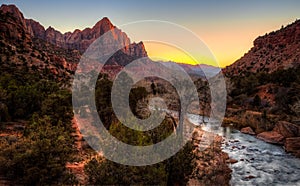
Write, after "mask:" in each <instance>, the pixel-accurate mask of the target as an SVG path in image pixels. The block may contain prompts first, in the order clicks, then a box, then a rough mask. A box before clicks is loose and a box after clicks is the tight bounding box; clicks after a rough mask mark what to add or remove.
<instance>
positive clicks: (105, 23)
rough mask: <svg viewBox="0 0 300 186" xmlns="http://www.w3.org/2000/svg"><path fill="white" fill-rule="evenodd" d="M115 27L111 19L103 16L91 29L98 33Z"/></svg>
mask: <svg viewBox="0 0 300 186" xmlns="http://www.w3.org/2000/svg"><path fill="white" fill-rule="evenodd" d="M113 28H115V26H114V25H113V24H112V23H111V21H110V20H109V19H108V18H107V17H104V18H102V19H101V20H100V21H98V22H97V23H96V24H95V26H94V27H93V28H92V30H94V31H96V32H98V33H99V34H100V35H102V34H104V33H105V32H108V31H109V30H111V29H113Z"/></svg>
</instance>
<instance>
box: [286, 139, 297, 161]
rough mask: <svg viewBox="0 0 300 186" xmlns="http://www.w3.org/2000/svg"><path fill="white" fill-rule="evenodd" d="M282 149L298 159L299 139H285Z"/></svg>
mask: <svg viewBox="0 0 300 186" xmlns="http://www.w3.org/2000/svg"><path fill="white" fill-rule="evenodd" d="M284 148H285V150H286V151H287V152H291V153H293V154H295V155H296V156H297V157H299V158H300V137H294V138H286V141H285V144H284Z"/></svg>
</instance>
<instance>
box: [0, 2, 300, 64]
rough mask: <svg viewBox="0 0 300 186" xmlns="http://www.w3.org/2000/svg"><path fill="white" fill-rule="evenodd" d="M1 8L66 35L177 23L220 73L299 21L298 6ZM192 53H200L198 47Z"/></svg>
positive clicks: (171, 51) (166, 55) (178, 55)
mask: <svg viewBox="0 0 300 186" xmlns="http://www.w3.org/2000/svg"><path fill="white" fill-rule="evenodd" d="M0 2H1V4H15V5H16V6H17V7H18V8H19V9H20V10H21V11H22V12H23V14H24V16H25V17H26V18H32V19H34V20H36V21H38V22H40V23H41V24H42V25H43V26H44V27H45V28H47V27H48V26H52V27H54V28H55V29H57V30H59V31H61V32H63V33H64V32H67V31H74V30H75V29H81V30H83V29H84V28H86V27H92V26H93V25H94V24H95V23H96V22H98V21H99V20H100V19H101V18H103V17H108V18H109V19H110V20H111V22H112V23H113V24H114V25H116V26H117V27H119V26H121V25H124V24H127V23H130V22H135V21H140V20H162V21H168V22H172V23H175V24H178V25H180V26H183V27H185V28H186V29H188V30H190V31H191V32H193V33H194V34H196V35H197V36H198V37H199V38H201V40H202V41H203V42H204V43H205V44H206V46H207V47H208V48H209V49H210V51H211V52H212V54H213V55H214V56H215V58H216V60H217V62H218V64H219V65H220V66H221V67H225V66H227V65H229V64H231V63H233V62H234V61H236V60H237V59H239V58H240V57H242V56H243V55H244V53H246V52H247V51H248V50H249V49H250V48H251V47H252V46H253V40H254V39H255V38H256V37H258V36H260V35H264V34H265V33H268V32H271V31H273V30H278V29H280V28H281V26H282V25H283V26H286V25H287V24H290V23H292V22H294V21H295V20H296V19H299V18H300V1H299V0H285V1H282V0H264V1H262V0H251V1H241V0H227V1H217V0H210V1H201V0H190V1H188V0H186V1H184V0H181V1H179V0H173V1H166V0H151V1H146V0H126V1H124V0H123V1H122V0H114V1H102V0H92V1H89V0H87V1H77V0H73V1H64V0H60V1H56V0H51V1H38V0H26V1H22V0H1V1H0ZM122 30H123V31H124V32H126V33H127V35H128V36H129V37H130V38H131V40H132V41H136V40H135V37H134V36H135V34H136V33H130V31H128V32H127V31H126V29H125V28H124V29H122ZM170 32H172V31H170ZM143 33H147V32H146V30H145V32H144V31H143V30H142V28H141V31H140V33H139V34H140V35H143ZM182 39H183V40H184V38H182ZM136 42H139V41H136ZM144 44H145V47H146V50H147V52H148V55H149V56H150V57H152V56H159V57H160V58H162V59H164V60H172V61H176V62H183V63H194V62H195V61H193V60H192V59H191V57H189V56H187V54H185V53H184V52H183V51H182V50H179V49H178V48H176V47H170V46H167V45H164V44H159V43H157V42H156V43H153V42H152V43H151V42H145V43H144ZM193 47H194V48H195V49H196V48H197V47H198V46H197V45H195V46H193ZM201 63H202V62H201ZM204 63H206V62H204ZM207 63H209V62H207Z"/></svg>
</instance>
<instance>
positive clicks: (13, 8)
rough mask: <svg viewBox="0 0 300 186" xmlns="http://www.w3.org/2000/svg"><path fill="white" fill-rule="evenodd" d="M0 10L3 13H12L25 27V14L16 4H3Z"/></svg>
mask: <svg viewBox="0 0 300 186" xmlns="http://www.w3.org/2000/svg"><path fill="white" fill-rule="evenodd" d="M0 11H1V12H3V13H10V14H12V16H13V17H15V18H16V20H17V21H19V22H21V24H22V26H24V27H25V21H24V16H23V14H22V13H21V11H20V10H19V9H18V8H17V7H16V5H13V4H11V5H6V4H2V5H1V7H0Z"/></svg>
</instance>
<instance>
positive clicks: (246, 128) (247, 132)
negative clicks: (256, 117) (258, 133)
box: [241, 127, 255, 135]
mask: <svg viewBox="0 0 300 186" xmlns="http://www.w3.org/2000/svg"><path fill="white" fill-rule="evenodd" d="M241 132H242V133H245V134H250V135H255V132H254V131H253V130H252V128H251V127H245V128H242V129H241Z"/></svg>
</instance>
